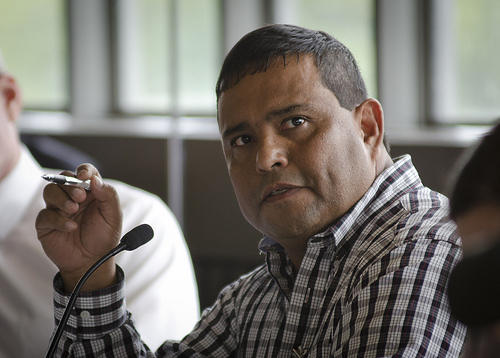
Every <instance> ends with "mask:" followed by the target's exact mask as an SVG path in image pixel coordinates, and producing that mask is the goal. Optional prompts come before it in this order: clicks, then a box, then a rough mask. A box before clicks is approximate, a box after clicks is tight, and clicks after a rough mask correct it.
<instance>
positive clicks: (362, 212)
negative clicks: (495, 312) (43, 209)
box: [54, 156, 466, 358]
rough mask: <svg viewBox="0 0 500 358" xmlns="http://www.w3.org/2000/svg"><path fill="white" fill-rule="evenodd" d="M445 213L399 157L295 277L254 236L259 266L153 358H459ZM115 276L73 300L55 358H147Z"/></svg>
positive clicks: (313, 243)
mask: <svg viewBox="0 0 500 358" xmlns="http://www.w3.org/2000/svg"><path fill="white" fill-rule="evenodd" d="M447 213H448V211H447V201H446V198H444V197H443V196H441V195H440V194H438V193H436V192H433V191H431V190H429V189H428V188H425V187H423V186H422V184H421V182H420V179H419V177H418V174H417V172H416V170H415V168H414V167H413V165H412V163H411V159H410V158H409V156H405V157H403V158H402V159H400V160H398V161H397V162H396V163H395V165H393V166H392V167H391V168H389V169H387V170H386V171H385V172H384V173H382V174H381V175H380V176H379V177H378V178H377V179H376V181H375V182H374V183H373V185H372V186H371V187H370V189H369V190H368V191H367V192H366V194H365V195H364V196H363V198H362V199H361V200H360V201H359V202H358V203H357V204H355V205H354V206H353V207H352V208H351V209H350V210H349V212H347V213H346V214H345V215H344V216H343V217H342V218H341V219H340V220H339V221H338V222H337V223H335V225H334V226H332V227H330V228H329V229H328V230H326V231H325V232H323V233H321V234H318V235H316V236H314V237H312V238H311V239H310V240H309V242H308V245H307V252H306V255H305V257H304V259H303V261H302V265H301V267H300V270H299V272H298V273H297V274H296V275H294V274H293V270H292V264H291V262H290V260H289V258H288V256H287V255H286V253H285V252H284V250H283V248H282V247H281V246H280V245H278V244H277V243H275V242H274V241H272V240H271V239H270V238H264V239H263V240H262V242H261V244H260V248H261V251H262V252H264V253H265V254H266V265H264V266H262V267H260V268H257V269H256V270H255V271H253V272H251V273H249V274H248V275H245V276H243V277H241V278H240V279H239V280H238V281H236V282H234V283H233V284H231V285H229V286H228V287H226V288H225V289H224V290H223V291H222V292H221V293H220V296H219V298H218V300H217V302H216V303H215V305H214V306H213V307H212V308H210V309H208V310H206V311H205V312H204V313H203V315H202V318H201V320H200V321H199V323H198V324H197V325H196V327H195V328H194V330H193V331H192V332H191V333H190V334H189V335H188V336H186V337H185V338H184V339H183V340H182V341H181V342H173V341H167V342H165V343H164V344H163V346H162V347H160V348H159V349H158V351H157V352H156V356H157V357H287V358H288V357H382V356H383V357H387V356H391V357H458V356H459V354H460V352H461V350H462V345H463V341H464V339H465V334H466V329H465V327H464V326H463V325H462V324H460V323H458V322H457V321H456V320H455V319H453V318H452V317H450V310H449V306H448V300H447V298H446V296H445V292H446V285H447V280H448V276H449V274H450V272H451V270H452V268H453V267H454V266H455V264H456V263H457V261H458V260H459V259H460V258H461V248H460V243H459V238H458V237H457V236H456V233H455V227H454V225H453V224H452V223H451V222H450V221H448V219H447ZM121 276H122V274H120V283H119V284H117V285H116V286H115V287H111V288H108V289H105V290H101V291H98V292H94V293H83V294H81V297H80V298H79V299H78V301H77V305H76V308H75V309H74V310H73V313H72V316H71V318H70V321H69V323H68V326H67V328H66V331H65V333H64V335H63V338H62V340H61V342H60V344H59V348H58V349H59V351H58V354H59V355H60V356H63V357H67V356H74V357H88V356H98V357H101V356H106V357H107V356H113V357H132V356H133V357H136V356H140V357H146V356H147V357H154V356H155V355H154V354H153V353H152V352H151V351H150V350H149V349H148V348H147V347H146V346H144V345H143V344H142V342H141V341H140V337H139V335H138V333H137V332H136V331H135V329H134V326H133V319H132V317H131V315H130V314H129V313H128V312H127V311H126V309H125V305H124V299H123V296H124V293H123V279H122V277H121ZM60 285H61V282H60V279H58V278H56V281H55V288H56V290H55V294H54V299H55V305H56V306H55V315H56V321H58V320H59V319H60V318H61V317H62V314H63V311H64V307H65V305H66V303H67V300H68V296H66V295H64V294H62V292H61V291H60ZM58 287H59V289H58ZM172 294H175V293H172ZM173 309H175V308H173Z"/></svg>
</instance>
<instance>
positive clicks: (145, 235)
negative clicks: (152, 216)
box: [120, 224, 154, 251]
mask: <svg viewBox="0 0 500 358" xmlns="http://www.w3.org/2000/svg"><path fill="white" fill-rule="evenodd" d="M153 236H154V232H153V228H152V227H151V226H150V225H148V224H142V225H139V226H136V227H135V228H133V229H132V230H130V231H129V232H127V233H126V234H125V235H124V236H123V237H122V239H121V240H120V244H125V245H126V247H125V250H127V251H133V250H135V249H137V248H138V247H139V246H142V245H144V244H145V243H146V242H148V241H149V240H151V239H152V238H153Z"/></svg>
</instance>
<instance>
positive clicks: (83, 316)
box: [80, 311, 90, 319]
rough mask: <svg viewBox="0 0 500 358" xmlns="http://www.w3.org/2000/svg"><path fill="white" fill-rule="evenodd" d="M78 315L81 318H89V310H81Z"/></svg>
mask: <svg viewBox="0 0 500 358" xmlns="http://www.w3.org/2000/svg"><path fill="white" fill-rule="evenodd" d="M80 317H81V318H82V319H89V318H90V312H89V311H82V312H81V313H80Z"/></svg>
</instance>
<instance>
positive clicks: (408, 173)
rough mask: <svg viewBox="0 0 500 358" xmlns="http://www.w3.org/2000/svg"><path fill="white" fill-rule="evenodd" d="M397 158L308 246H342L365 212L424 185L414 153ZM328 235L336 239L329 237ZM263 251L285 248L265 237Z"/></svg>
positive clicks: (367, 213) (261, 247)
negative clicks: (416, 165) (416, 167)
mask: <svg viewBox="0 0 500 358" xmlns="http://www.w3.org/2000/svg"><path fill="white" fill-rule="evenodd" d="M394 161H395V162H394V164H393V165H392V166H390V167H389V168H387V169H386V170H385V171H383V172H382V173H381V174H380V175H379V176H378V177H377V178H376V179H375V181H374V182H373V184H372V185H371V186H370V188H369V189H368V190H367V191H366V193H365V195H363V197H362V198H361V199H360V200H359V201H358V202H357V203H356V204H355V205H354V206H353V207H351V209H349V211H347V213H345V214H344V215H343V216H342V217H341V218H340V219H339V220H338V221H337V222H336V223H335V224H334V225H332V226H331V227H329V228H328V229H327V230H325V231H324V232H322V233H319V234H316V235H314V236H313V237H312V238H311V239H310V240H309V242H308V245H315V246H318V245H323V246H326V245H331V244H335V245H337V246H338V245H340V243H341V241H342V239H343V238H344V237H346V235H347V233H348V232H349V231H350V230H352V228H353V227H354V226H355V225H356V223H357V221H358V219H359V218H360V216H361V215H363V217H369V216H370V213H373V212H377V211H379V210H381V208H382V207H383V206H384V205H386V204H387V203H388V202H392V201H394V200H397V199H398V198H400V197H401V196H402V195H403V194H404V193H406V192H407V191H408V190H410V189H411V188H413V187H415V186H419V185H422V183H421V181H420V178H419V176H418V173H417V170H416V169H415V167H414V166H413V163H412V161H411V156H410V155H403V156H401V157H398V158H395V159H394ZM358 224H361V223H358ZM328 238H332V239H331V240H325V239H328ZM259 250H260V251H261V252H263V253H266V252H270V251H282V250H284V248H283V247H282V246H281V245H280V244H278V243H277V242H275V241H274V240H273V239H272V238H270V237H267V236H264V238H263V239H262V240H261V241H260V244H259Z"/></svg>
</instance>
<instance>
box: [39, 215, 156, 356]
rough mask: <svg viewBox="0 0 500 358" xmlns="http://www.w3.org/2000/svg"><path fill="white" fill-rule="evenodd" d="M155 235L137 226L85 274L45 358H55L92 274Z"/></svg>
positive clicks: (147, 227)
mask: <svg viewBox="0 0 500 358" xmlns="http://www.w3.org/2000/svg"><path fill="white" fill-rule="evenodd" d="M153 235H154V232H153V228H152V227H151V226H150V225H148V224H142V225H139V226H136V227H135V228H133V229H132V230H130V231H129V232H128V233H126V234H125V235H124V236H123V237H122V239H121V240H120V243H119V244H118V246H116V247H115V248H114V249H113V250H111V251H110V252H108V253H107V254H106V255H104V256H103V257H101V258H100V259H99V260H98V261H97V262H96V263H95V264H94V265H92V267H91V268H89V269H88V271H87V272H85V274H84V275H83V276H82V278H80V280H79V281H78V283H77V284H76V286H75V288H74V289H73V292H72V293H71V296H70V299H69V302H68V305H67V306H66V309H65V310H64V314H63V316H62V318H61V321H60V322H59V325H58V326H57V330H56V333H55V334H54V337H52V342H51V344H50V347H49V350H48V351H47V355H46V356H45V358H52V357H53V356H54V353H55V351H56V348H57V344H58V343H59V340H60V339H61V336H62V333H63V331H64V327H65V326H66V323H67V322H68V319H69V316H70V314H71V310H72V309H73V306H74V305H75V302H76V298H77V297H78V294H79V293H80V289H81V288H82V286H83V284H84V283H85V282H86V281H87V279H88V278H89V277H90V275H92V273H93V272H94V271H95V270H97V268H98V267H99V266H101V265H102V264H103V263H104V262H105V261H106V260H108V259H109V258H111V257H113V256H115V255H116V254H118V253H120V252H122V251H124V250H127V251H133V250H135V249H137V248H138V247H139V246H142V245H144V244H145V243H147V242H148V241H149V240H151V239H152V238H153Z"/></svg>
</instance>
